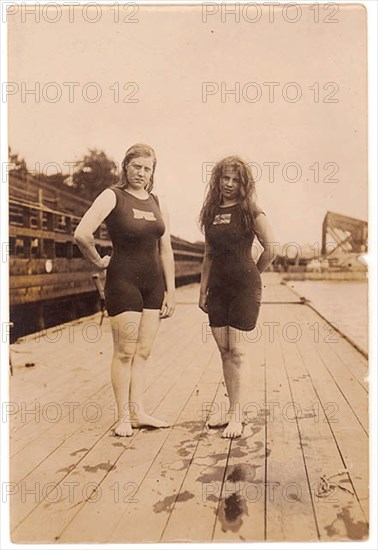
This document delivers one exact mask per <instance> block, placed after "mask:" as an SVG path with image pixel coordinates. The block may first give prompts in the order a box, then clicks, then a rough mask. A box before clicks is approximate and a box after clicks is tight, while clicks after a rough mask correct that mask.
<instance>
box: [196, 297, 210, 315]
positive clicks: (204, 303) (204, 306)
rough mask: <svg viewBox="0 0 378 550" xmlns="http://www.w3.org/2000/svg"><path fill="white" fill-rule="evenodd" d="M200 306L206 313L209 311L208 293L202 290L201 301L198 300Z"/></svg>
mask: <svg viewBox="0 0 378 550" xmlns="http://www.w3.org/2000/svg"><path fill="white" fill-rule="evenodd" d="M198 306H199V308H200V309H202V311H204V312H205V313H207V312H208V311H207V294H206V293H203V292H201V294H200V298H199V302H198Z"/></svg>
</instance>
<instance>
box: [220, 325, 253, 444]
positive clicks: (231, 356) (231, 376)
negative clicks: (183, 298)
mask: <svg viewBox="0 0 378 550" xmlns="http://www.w3.org/2000/svg"><path fill="white" fill-rule="evenodd" d="M224 329H225V327H222V329H213V335H214V338H215V340H216V342H217V345H218V348H219V350H220V352H221V357H222V365H223V375H224V380H225V383H226V388H227V393H228V397H229V401H230V404H229V409H228V413H227V415H226V416H225V419H224V420H225V422H224V423H227V426H226V428H225V430H224V431H223V434H222V435H223V437H227V438H232V437H240V435H241V434H242V431H243V418H242V413H243V408H244V405H245V404H246V402H247V400H246V389H247V387H248V348H247V346H248V338H245V337H244V335H243V333H242V332H241V331H239V330H237V329H235V328H233V327H227V329H228V332H227V335H228V339H227V338H225V336H224ZM222 330H223V334H222V332H221V331H222ZM226 341H227V343H226Z"/></svg>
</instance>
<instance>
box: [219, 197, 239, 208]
mask: <svg viewBox="0 0 378 550" xmlns="http://www.w3.org/2000/svg"><path fill="white" fill-rule="evenodd" d="M238 202H239V201H236V200H235V199H226V198H223V199H222V202H221V203H220V205H219V206H220V207H221V208H227V206H235V204H238Z"/></svg>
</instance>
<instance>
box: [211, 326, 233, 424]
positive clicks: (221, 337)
mask: <svg viewBox="0 0 378 550" xmlns="http://www.w3.org/2000/svg"><path fill="white" fill-rule="evenodd" d="M228 329H229V327H227V326H226V327H212V328H211V330H212V333H213V336H214V339H215V341H216V343H217V346H218V349H219V352H220V354H221V359H222V368H223V377H224V381H225V384H226V389H227V394H228V396H229V387H230V384H231V374H232V357H231V350H230V346H229V332H228ZM229 421H230V414H229V412H226V411H224V410H223V409H222V408H221V410H220V411H217V412H216V413H215V414H212V415H211V416H210V418H209V420H208V426H209V427H210V428H220V427H222V426H227V424H228V423H229Z"/></svg>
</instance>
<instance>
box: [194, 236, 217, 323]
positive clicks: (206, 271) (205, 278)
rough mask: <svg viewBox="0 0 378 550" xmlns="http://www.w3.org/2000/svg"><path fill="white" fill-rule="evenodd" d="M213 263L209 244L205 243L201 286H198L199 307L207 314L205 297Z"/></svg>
mask: <svg viewBox="0 0 378 550" xmlns="http://www.w3.org/2000/svg"><path fill="white" fill-rule="evenodd" d="M212 262H213V256H212V250H211V246H210V244H209V243H208V242H207V241H205V254H204V257H203V262H202V269H201V286H200V298H199V304H198V305H199V307H200V308H201V309H202V310H203V311H204V312H205V313H207V306H206V297H207V290H208V287H209V276H210V269H211V264H212Z"/></svg>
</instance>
